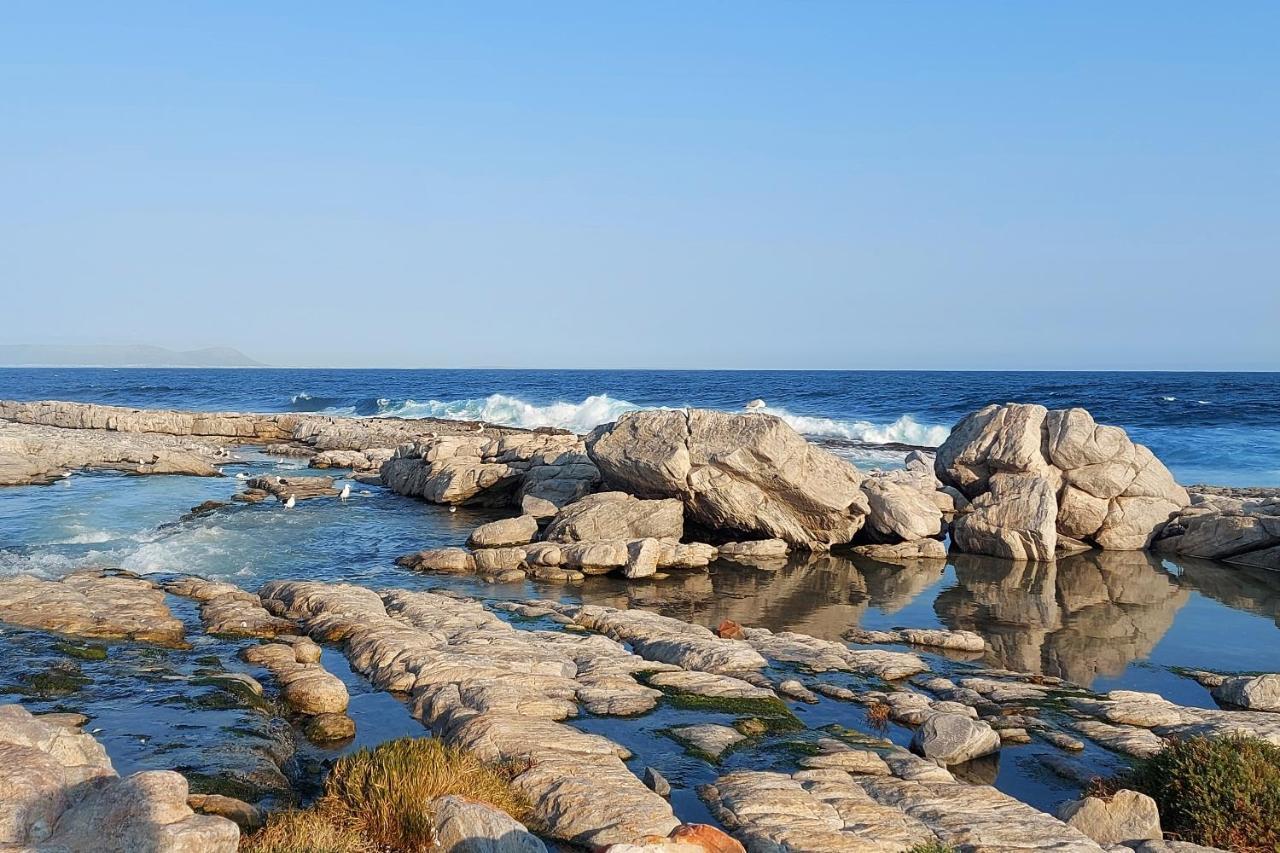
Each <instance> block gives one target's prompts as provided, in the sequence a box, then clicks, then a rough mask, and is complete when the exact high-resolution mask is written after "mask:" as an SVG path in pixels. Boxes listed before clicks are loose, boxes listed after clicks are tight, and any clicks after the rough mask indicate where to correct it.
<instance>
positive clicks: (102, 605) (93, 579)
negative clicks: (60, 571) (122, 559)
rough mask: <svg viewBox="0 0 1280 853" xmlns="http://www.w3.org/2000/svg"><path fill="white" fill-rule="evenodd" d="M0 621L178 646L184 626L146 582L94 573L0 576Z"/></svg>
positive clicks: (48, 629)
mask: <svg viewBox="0 0 1280 853" xmlns="http://www.w3.org/2000/svg"><path fill="white" fill-rule="evenodd" d="M0 621H3V622H8V623H10V624H11V625H21V626H22V627H24V628H37V629H41V630H45V631H56V632H58V633H60V634H71V635H73V636H77V637H95V638H103V639H127V640H138V641H142V642H149V643H155V644H157V645H163V646H181V645H183V633H184V627H183V624H182V621H181V620H179V619H177V618H175V617H174V615H173V614H172V613H171V612H170V611H169V607H168V605H166V604H165V600H164V592H163V591H161V590H160V588H159V587H157V586H156V585H155V584H153V583H151V582H150V581H146V580H142V579H141V578H130V577H122V576H115V575H104V574H102V573H100V572H96V571H83V572H74V573H72V574H69V575H67V576H66V577H64V578H62V579H61V580H56V581H50V580H43V579H41V578H37V577H35V576H33V575H18V576H17V577H13V578H7V579H5V580H0Z"/></svg>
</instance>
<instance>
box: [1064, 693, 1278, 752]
mask: <svg viewBox="0 0 1280 853" xmlns="http://www.w3.org/2000/svg"><path fill="white" fill-rule="evenodd" d="M1070 702H1071V704H1072V706H1074V707H1075V708H1076V710H1078V711H1081V712H1083V713H1086V714H1089V715H1090V716H1093V717H1096V718H1098V719H1100V720H1102V721H1104V722H1107V723H1110V724H1113V725H1127V726H1139V727H1141V728H1144V729H1151V730H1152V731H1154V732H1155V733H1156V734H1158V735H1162V736H1166V737H1167V736H1177V737H1182V738H1186V737H1194V736H1196V735H1211V736H1219V737H1221V736H1225V735H1232V734H1241V735H1247V736H1249V737H1256V738H1261V739H1262V740H1265V741H1269V742H1271V743H1273V744H1276V745H1278V746H1280V715H1276V714H1273V713H1270V712H1266V711H1219V710H1215V709H1210V708H1189V707H1184V706H1182V705H1176V704H1174V703H1173V702H1170V701H1169V700H1167V699H1165V698H1164V697H1162V696H1160V695H1159V694H1156V693H1142V692H1138V691H1134V690H1112V691H1111V692H1110V693H1108V694H1106V696H1105V697H1103V698H1100V699H1086V698H1076V699H1071V700H1070Z"/></svg>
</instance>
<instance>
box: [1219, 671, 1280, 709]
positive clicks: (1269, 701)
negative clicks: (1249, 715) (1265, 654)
mask: <svg viewBox="0 0 1280 853" xmlns="http://www.w3.org/2000/svg"><path fill="white" fill-rule="evenodd" d="M1213 698H1215V699H1217V700H1218V701H1220V702H1226V703H1227V704H1229V705H1235V706H1237V707H1239V708H1245V709H1247V710H1250V711H1273V712H1277V713H1280V674H1277V673H1267V674H1266V675H1235V676H1232V677H1230V678H1227V679H1224V680H1223V682H1222V683H1221V684H1219V685H1218V686H1217V687H1215V688H1213Z"/></svg>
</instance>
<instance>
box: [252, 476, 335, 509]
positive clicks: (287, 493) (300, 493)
mask: <svg viewBox="0 0 1280 853" xmlns="http://www.w3.org/2000/svg"><path fill="white" fill-rule="evenodd" d="M245 486H246V487H248V488H249V489H256V490H258V491H261V492H266V493H267V494H269V495H271V496H273V497H274V498H275V499H276V500H278V501H280V502H281V503H285V502H286V501H288V500H289V498H293V499H294V500H298V501H302V500H308V499H310V498H321V497H334V496H336V495H337V494H338V490H337V489H335V488H334V487H333V478H332V477H254V478H253V479H251V480H249V481H248V482H246V483H245Z"/></svg>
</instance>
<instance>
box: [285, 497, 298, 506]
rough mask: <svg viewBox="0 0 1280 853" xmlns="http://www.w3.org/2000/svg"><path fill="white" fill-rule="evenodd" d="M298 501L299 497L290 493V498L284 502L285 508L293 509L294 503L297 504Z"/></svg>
mask: <svg viewBox="0 0 1280 853" xmlns="http://www.w3.org/2000/svg"><path fill="white" fill-rule="evenodd" d="M297 502H298V501H297V499H296V498H294V496H293V495H289V500H287V501H285V502H284V508H285V509H293V506H294V504H296V503H297Z"/></svg>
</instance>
